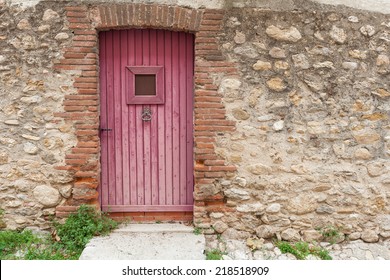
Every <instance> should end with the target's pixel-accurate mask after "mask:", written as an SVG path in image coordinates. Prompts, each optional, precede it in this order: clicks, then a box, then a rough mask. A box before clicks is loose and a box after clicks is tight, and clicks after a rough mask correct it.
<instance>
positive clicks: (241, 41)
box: [234, 30, 246, 44]
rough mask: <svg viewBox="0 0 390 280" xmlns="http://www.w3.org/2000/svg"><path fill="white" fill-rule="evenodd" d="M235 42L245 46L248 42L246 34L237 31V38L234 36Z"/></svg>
mask: <svg viewBox="0 0 390 280" xmlns="http://www.w3.org/2000/svg"><path fill="white" fill-rule="evenodd" d="M234 42H236V44H244V43H245V42H246V36H245V34H244V33H242V32H240V31H237V30H236V36H234Z"/></svg>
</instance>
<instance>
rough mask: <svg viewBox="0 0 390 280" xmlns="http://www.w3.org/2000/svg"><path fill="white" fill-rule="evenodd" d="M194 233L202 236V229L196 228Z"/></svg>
mask: <svg viewBox="0 0 390 280" xmlns="http://www.w3.org/2000/svg"><path fill="white" fill-rule="evenodd" d="M193 233H194V234H195V235H199V234H202V229H201V228H199V227H195V228H194V231H193Z"/></svg>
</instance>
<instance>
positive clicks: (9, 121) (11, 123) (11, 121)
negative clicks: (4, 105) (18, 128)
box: [4, 120, 19, 125]
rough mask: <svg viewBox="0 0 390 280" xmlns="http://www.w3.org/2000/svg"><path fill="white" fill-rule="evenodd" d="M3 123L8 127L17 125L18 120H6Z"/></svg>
mask: <svg viewBox="0 0 390 280" xmlns="http://www.w3.org/2000/svg"><path fill="white" fill-rule="evenodd" d="M4 123H5V124H8V125H19V121H18V120H6V121H4Z"/></svg>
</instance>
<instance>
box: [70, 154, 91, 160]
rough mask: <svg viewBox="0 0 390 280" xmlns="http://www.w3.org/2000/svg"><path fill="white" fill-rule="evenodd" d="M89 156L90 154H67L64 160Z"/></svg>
mask: <svg viewBox="0 0 390 280" xmlns="http://www.w3.org/2000/svg"><path fill="white" fill-rule="evenodd" d="M90 156H91V155H90V154H67V155H66V156H65V158H70V159H72V158H73V159H76V158H89V157H90Z"/></svg>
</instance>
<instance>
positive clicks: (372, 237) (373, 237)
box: [361, 230, 379, 243]
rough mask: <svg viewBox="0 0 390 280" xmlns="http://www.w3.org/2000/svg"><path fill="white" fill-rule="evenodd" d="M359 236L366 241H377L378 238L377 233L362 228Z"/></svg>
mask: <svg viewBox="0 0 390 280" xmlns="http://www.w3.org/2000/svg"><path fill="white" fill-rule="evenodd" d="M361 238H362V239H363V241H364V242H367V243H373V242H378V240H379V236H378V234H377V233H376V232H375V231H373V230H364V231H363V232H362V234H361Z"/></svg>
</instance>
